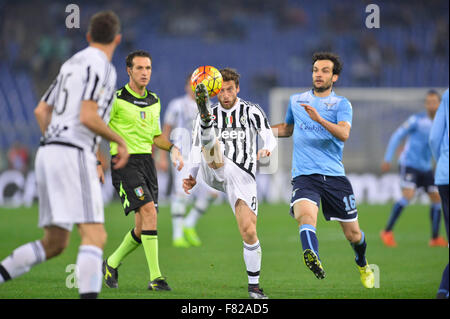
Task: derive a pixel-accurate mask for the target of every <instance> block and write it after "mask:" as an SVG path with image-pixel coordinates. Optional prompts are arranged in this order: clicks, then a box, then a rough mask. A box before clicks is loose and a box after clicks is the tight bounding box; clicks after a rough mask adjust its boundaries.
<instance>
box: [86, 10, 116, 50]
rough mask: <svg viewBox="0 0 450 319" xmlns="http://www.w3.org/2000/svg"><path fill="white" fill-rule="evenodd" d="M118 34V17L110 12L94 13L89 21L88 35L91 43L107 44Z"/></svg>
mask: <svg viewBox="0 0 450 319" xmlns="http://www.w3.org/2000/svg"><path fill="white" fill-rule="evenodd" d="M119 32H120V20H119V17H118V16H117V14H115V13H114V12H113V11H111V10H108V11H100V12H98V13H96V14H94V15H93V16H92V17H91V20H90V21H89V28H88V33H89V34H90V35H91V38H92V41H93V42H97V43H102V44H109V43H111V42H112V41H113V40H114V37H115V36H116V35H117V34H118V33H119Z"/></svg>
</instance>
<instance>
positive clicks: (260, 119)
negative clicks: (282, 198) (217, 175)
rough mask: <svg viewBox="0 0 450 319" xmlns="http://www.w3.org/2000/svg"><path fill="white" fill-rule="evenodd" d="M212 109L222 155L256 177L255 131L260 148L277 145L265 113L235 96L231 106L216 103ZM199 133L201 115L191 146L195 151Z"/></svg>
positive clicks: (256, 105)
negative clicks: (226, 107) (234, 101)
mask: <svg viewBox="0 0 450 319" xmlns="http://www.w3.org/2000/svg"><path fill="white" fill-rule="evenodd" d="M211 111H212V113H213V115H214V117H213V127H214V132H215V135H216V137H217V138H218V140H219V142H220V143H221V144H222V149H223V152H224V155H225V156H226V157H227V158H229V159H230V160H232V161H233V162H234V163H235V164H236V165H237V166H238V167H239V168H241V169H242V170H244V171H245V172H247V173H248V174H250V175H251V176H252V177H253V178H255V173H256V162H257V161H256V158H257V157H256V155H257V151H258V145H257V137H258V134H259V135H260V137H261V139H262V140H263V142H264V145H263V146H262V147H261V148H260V149H267V150H268V151H270V152H272V151H273V149H274V148H275V147H276V145H277V141H276V139H275V137H274V135H273V133H272V129H271V127H270V124H269V121H268V119H267V117H266V114H265V113H264V111H263V110H262V109H261V107H260V106H259V105H258V104H254V103H251V102H248V101H245V100H242V99H240V98H237V99H236V103H235V104H234V106H233V107H231V108H230V109H225V108H223V107H222V106H221V105H220V103H216V104H214V105H212V106H211ZM200 134H201V132H200V116H198V117H197V120H196V123H195V126H194V131H193V146H192V147H193V150H194V151H195V150H197V151H196V152H199V149H201V142H200V137H201V135H200Z"/></svg>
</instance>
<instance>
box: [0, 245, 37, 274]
mask: <svg viewBox="0 0 450 319" xmlns="http://www.w3.org/2000/svg"><path fill="white" fill-rule="evenodd" d="M43 261H45V251H44V247H42V244H41V241H40V240H36V241H33V242H30V243H27V244H25V245H22V246H20V247H18V248H16V249H15V250H14V251H13V252H12V254H11V255H9V256H8V257H6V258H5V259H4V260H3V261H2V262H0V283H3V282H5V281H7V280H9V279H13V278H16V277H19V276H20V275H23V274H25V273H27V272H29V271H30V269H31V267H33V266H35V265H37V264H40V263H42V262H43Z"/></svg>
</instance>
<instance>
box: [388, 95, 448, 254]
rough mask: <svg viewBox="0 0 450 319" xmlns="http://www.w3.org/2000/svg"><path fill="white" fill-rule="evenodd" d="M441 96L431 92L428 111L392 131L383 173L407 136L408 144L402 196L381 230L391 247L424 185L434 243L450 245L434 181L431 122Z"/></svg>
mask: <svg viewBox="0 0 450 319" xmlns="http://www.w3.org/2000/svg"><path fill="white" fill-rule="evenodd" d="M440 99H441V97H440V95H439V93H437V92H436V91H429V92H428V93H427V95H426V97H425V109H426V111H423V112H420V113H416V114H413V115H411V116H410V117H409V118H408V120H407V121H406V122H404V123H403V124H402V125H401V126H400V127H399V128H398V129H397V130H396V131H395V132H394V134H392V136H391V138H390V140H389V144H388V147H387V150H386V153H385V155H384V162H383V164H382V165H381V170H382V171H383V172H388V171H389V170H390V168H391V161H392V158H393V157H394V154H395V152H396V150H397V148H398V147H399V145H400V143H401V142H402V141H403V140H404V139H405V138H407V140H406V145H405V147H404V150H403V152H402V153H401V155H400V158H399V166H400V176H401V183H400V186H401V188H402V198H401V199H400V200H399V201H397V202H396V203H395V204H394V206H393V207H392V211H391V215H390V217H389V220H388V223H387V225H386V228H385V229H384V230H383V231H381V233H380V237H381V239H382V241H383V243H384V244H385V245H386V246H389V247H395V246H397V243H396V242H395V239H394V233H393V229H394V226H395V223H396V222H397V220H398V218H399V217H400V214H401V213H402V211H403V209H404V208H405V207H406V206H407V205H408V204H409V202H410V201H411V200H412V199H413V197H414V195H415V193H416V189H418V188H424V190H425V191H426V192H427V193H428V196H429V197H430V200H431V207H430V219H431V239H430V242H429V245H430V246H432V247H433V246H443V247H445V246H447V241H446V240H445V239H444V238H443V237H441V236H439V229H440V225H441V199H440V198H439V192H438V189H437V187H436V186H435V183H434V177H433V168H432V165H433V163H432V158H431V150H430V147H429V145H428V138H429V135H430V130H431V124H432V122H433V118H434V116H435V114H436V111H437V109H438V107H439V103H440Z"/></svg>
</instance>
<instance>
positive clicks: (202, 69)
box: [191, 65, 223, 97]
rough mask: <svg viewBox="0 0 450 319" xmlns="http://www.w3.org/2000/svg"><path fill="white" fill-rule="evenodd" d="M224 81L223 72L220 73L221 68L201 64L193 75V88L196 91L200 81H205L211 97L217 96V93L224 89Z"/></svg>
mask: <svg viewBox="0 0 450 319" xmlns="http://www.w3.org/2000/svg"><path fill="white" fill-rule="evenodd" d="M222 82H223V79H222V74H220V72H219V70H217V69H216V68H215V67H213V66H210V65H202V66H199V67H198V68H197V69H195V71H194V72H193V73H192V76H191V87H192V90H193V91H195V87H196V86H197V85H198V84H199V83H203V84H205V86H206V88H207V90H208V94H209V96H210V97H213V96H216V95H217V93H219V92H220V90H221V89H222Z"/></svg>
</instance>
